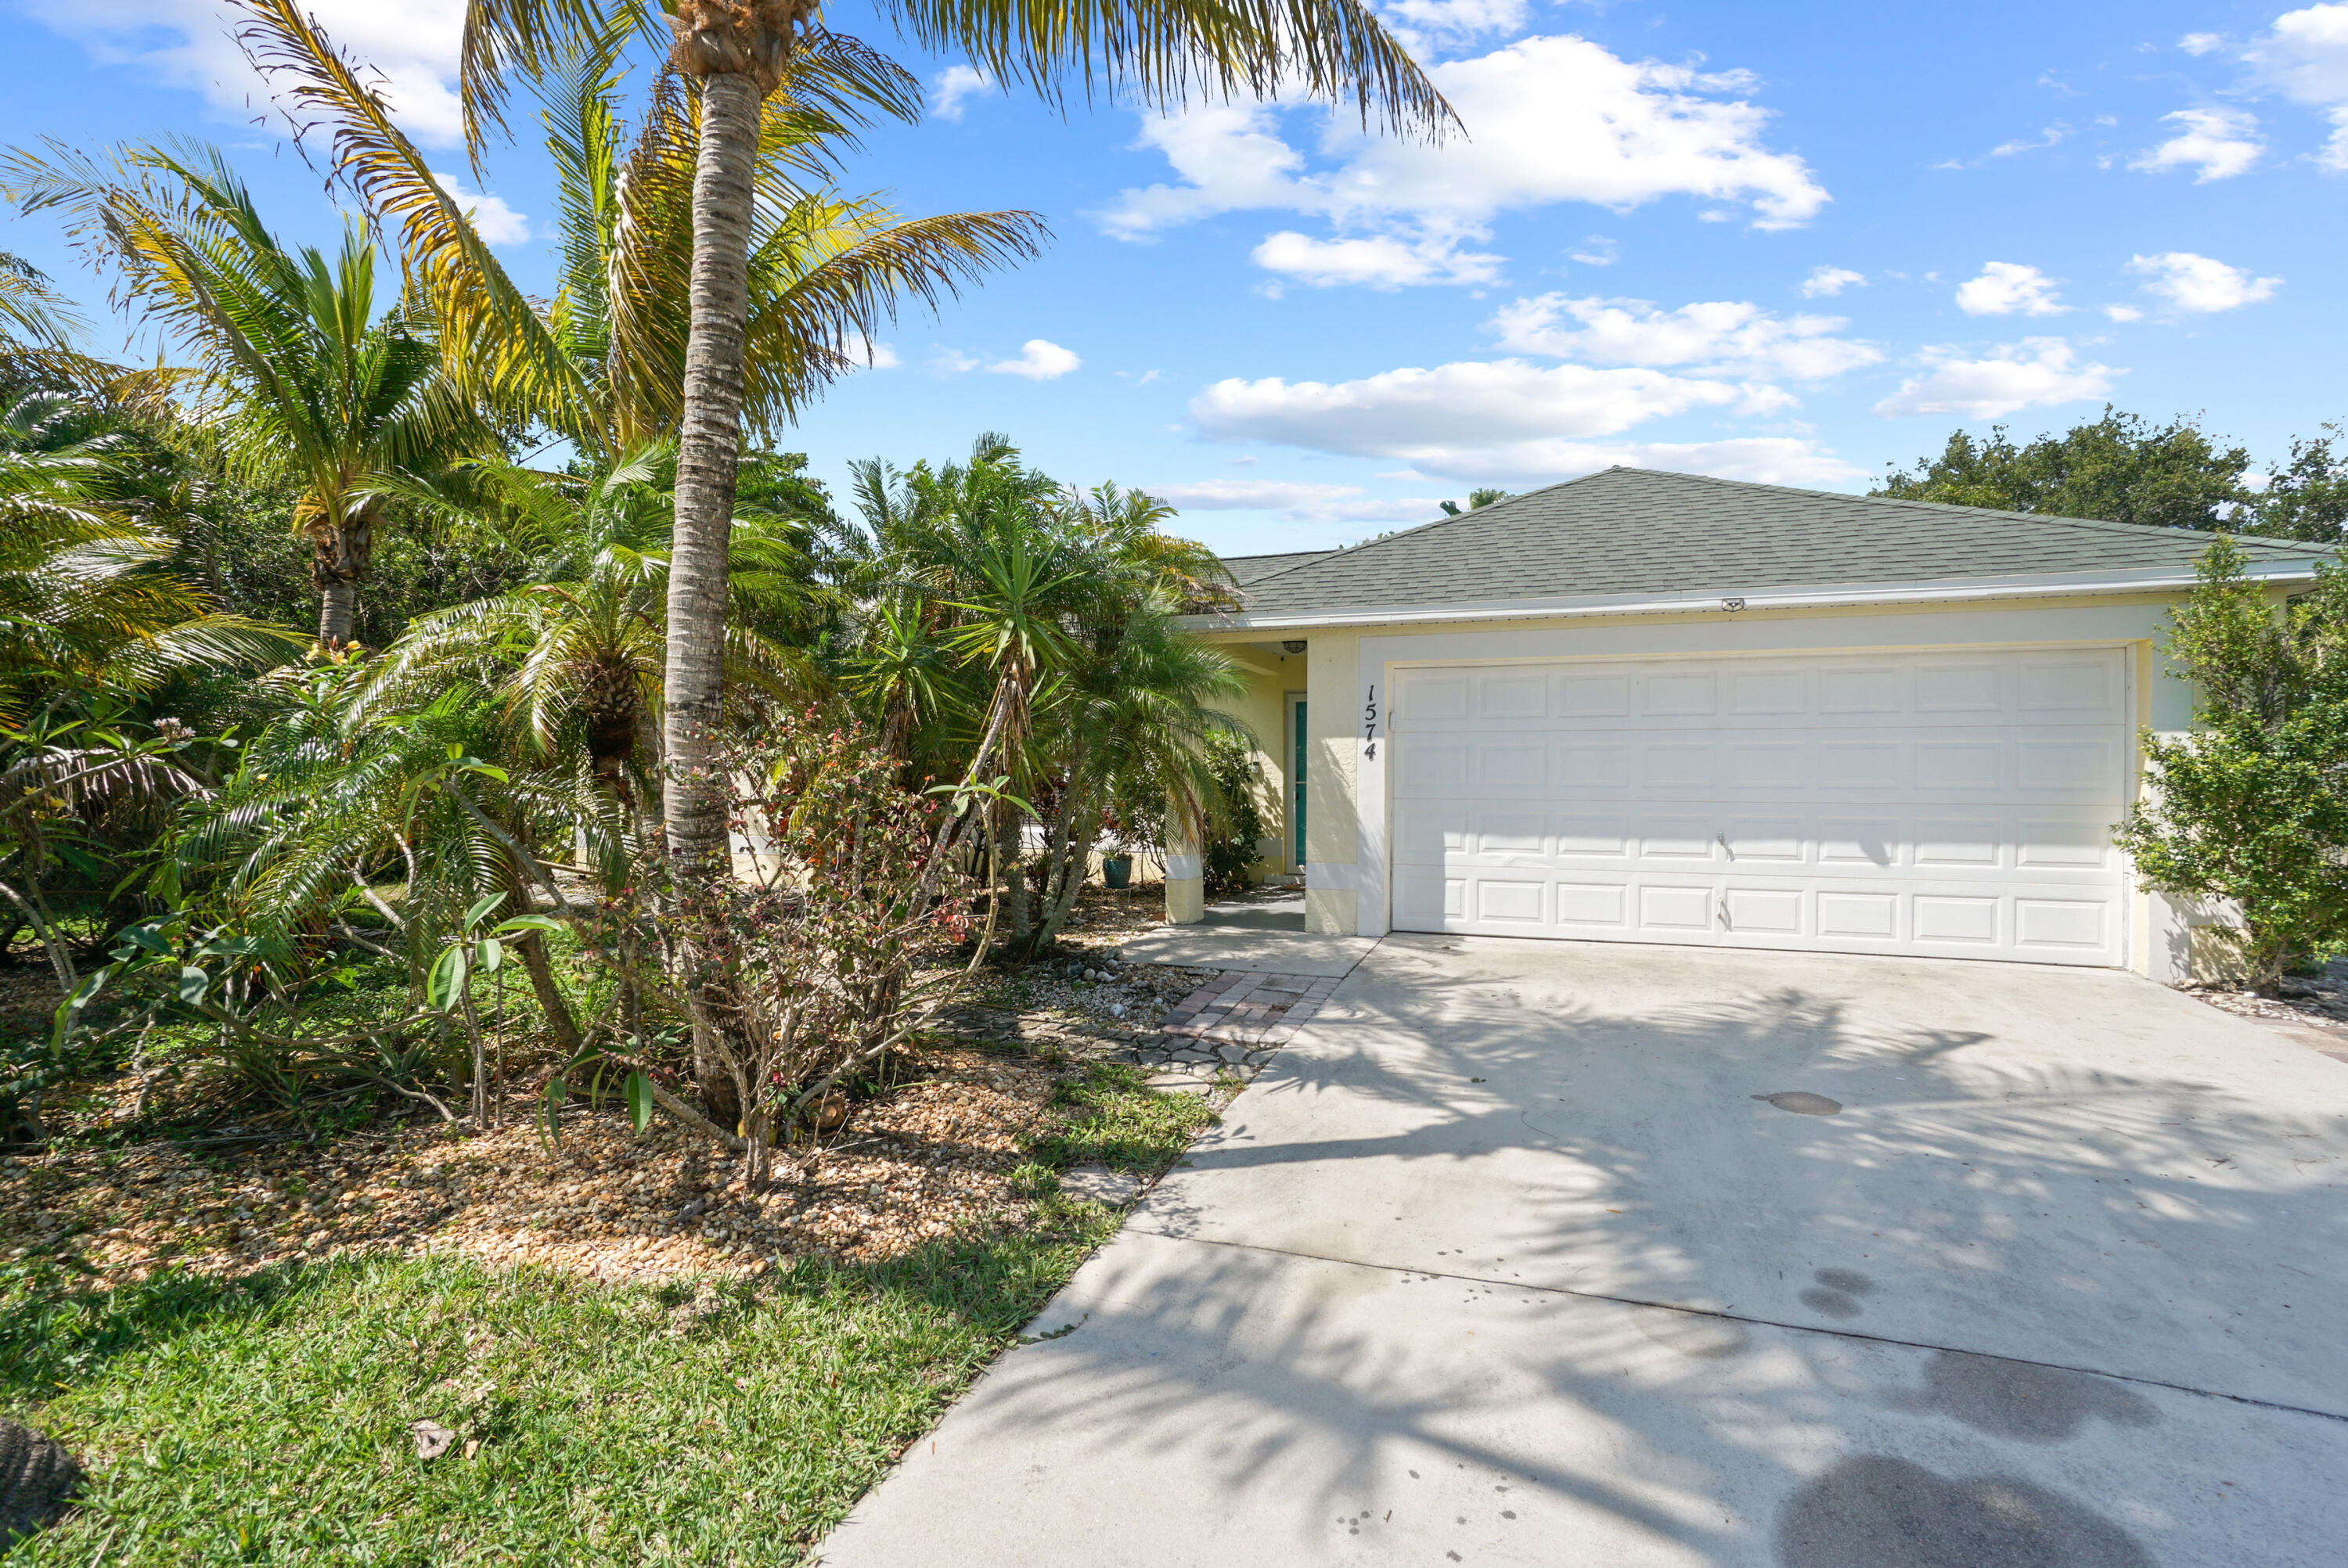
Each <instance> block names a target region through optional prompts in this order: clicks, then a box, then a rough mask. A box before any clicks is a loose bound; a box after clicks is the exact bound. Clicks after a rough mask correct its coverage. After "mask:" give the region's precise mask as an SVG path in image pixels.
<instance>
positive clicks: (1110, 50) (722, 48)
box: [461, 0, 1448, 1034]
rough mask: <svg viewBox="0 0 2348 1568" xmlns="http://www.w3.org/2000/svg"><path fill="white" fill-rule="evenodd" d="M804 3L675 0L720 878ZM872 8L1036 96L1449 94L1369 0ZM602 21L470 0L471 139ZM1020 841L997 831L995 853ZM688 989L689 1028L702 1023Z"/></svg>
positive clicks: (671, 725) (709, 735) (673, 678)
mask: <svg viewBox="0 0 2348 1568" xmlns="http://www.w3.org/2000/svg"><path fill="white" fill-rule="evenodd" d="M815 11H816V6H815V5H814V4H813V0H677V3H676V4H675V6H674V8H673V9H670V10H669V17H668V19H669V25H670V29H671V40H670V51H669V60H670V63H671V66H672V67H673V68H675V70H676V71H677V72H678V73H679V74H680V75H682V76H685V77H688V78H690V79H691V80H692V82H693V83H694V85H695V87H697V88H698V93H699V98H698V103H699V111H700V112H699V127H700V141H699V145H698V147H697V149H695V169H694V186H693V206H692V210H693V246H692V267H691V272H690V283H689V288H688V290H687V300H688V303H689V307H690V317H689V322H688V331H687V336H686V341H685V359H684V371H685V374H684V381H683V401H682V405H681V417H680V421H679V432H680V435H679V446H678V463H677V526H676V536H675V538H676V542H675V550H674V559H673V563H672V568H671V572H670V577H669V595H670V600H669V641H668V671H667V679H666V681H665V682H664V692H665V694H666V701H667V716H666V723H665V726H664V727H665V732H666V752H667V757H668V764H669V767H670V769H671V771H672V774H673V777H672V783H671V786H670V788H669V790H668V792H667V796H666V802H665V816H666V821H667V828H668V842H669V851H670V854H671V855H672V856H674V857H675V862H676V868H677V870H678V872H679V874H680V875H682V876H686V877H689V878H690V877H701V878H715V877H717V876H721V875H722V873H723V868H724V866H725V864H726V812H725V799H724V790H723V788H722V787H721V784H720V782H719V774H718V770H717V768H716V753H715V748H716V744H717V726H718V724H719V723H720V721H721V718H722V710H723V693H722V682H723V668H724V666H723V657H722V641H723V639H722V629H723V625H724V619H725V608H726V593H725V584H724V571H725V566H726V557H727V551H726V529H727V527H728V525H729V524H730V523H731V521H732V518H733V501H734V483H735V463H736V452H737V449H738V445H739V439H740V428H741V412H742V390H743V387H744V384H745V382H746V378H747V362H746V351H747V344H748V343H749V341H750V333H751V328H752V325H753V318H752V317H751V315H750V311H749V284H750V279H751V276H752V272H753V260H754V258H753V251H752V229H753V224H754V222H755V221H756V220H757V213H758V208H759V201H758V189H757V166H758V149H759V146H760V141H761V138H762V134H763V132H762V127H763V123H764V115H763V112H762V108H761V106H762V104H763V103H764V102H765V101H766V100H767V97H769V96H770V95H772V94H774V93H775V91H776V90H777V88H778V87H780V86H782V84H783V83H784V82H785V81H786V80H787V79H788V77H789V76H790V74H791V72H792V70H793V69H794V68H795V67H796V66H797V65H798V62H799V61H801V60H802V59H805V58H808V57H814V56H820V55H822V53H823V52H824V51H826V50H828V49H829V48H831V47H833V44H832V42H831V40H833V38H834V37H835V35H832V34H830V33H829V32H828V31H827V30H825V29H823V28H822V27H820V26H818V25H817V23H816V19H815ZM880 15H881V16H882V17H883V18H884V19H885V20H887V21H888V22H890V23H891V24H892V25H893V26H896V27H897V28H899V29H900V30H901V32H902V33H903V34H904V35H905V36H907V38H908V39H909V41H911V42H913V43H915V44H916V45H918V46H922V47H923V48H924V49H927V50H932V51H937V50H951V51H953V52H954V53H958V54H963V55H965V56H968V57H969V58H970V59H971V61H972V62H973V64H974V65H975V66H977V67H979V68H980V69H981V70H983V71H984V72H986V73H987V74H988V75H989V77H991V78H992V79H994V80H996V81H1003V82H1010V81H1025V82H1027V83H1029V84H1030V85H1032V86H1033V87H1035V88H1036V89H1037V90H1038V91H1039V92H1041V93H1042V94H1043V95H1044V96H1045V97H1047V98H1056V97H1059V96H1060V95H1061V94H1062V93H1063V92H1064V91H1065V89H1066V86H1067V85H1068V84H1069V83H1070V82H1071V81H1074V82H1075V83H1076V84H1077V85H1079V86H1080V87H1082V88H1083V89H1084V90H1086V92H1090V91H1092V90H1094V89H1095V88H1102V89H1106V90H1107V91H1110V92H1112V93H1117V94H1120V95H1124V96H1129V97H1133V98H1135V99H1137V100H1138V101H1141V102H1144V103H1148V104H1154V105H1160V106H1164V105H1171V104H1174V103H1178V102H1180V101H1183V100H1185V99H1187V98H1188V97H1189V96H1190V95H1191V94H1192V93H1193V92H1194V91H1196V92H1200V93H1203V94H1204V95H1206V96H1209V97H1229V96H1231V95H1232V94H1235V93H1241V92H1252V93H1258V94H1262V93H1264V92H1267V91H1269V90H1270V89H1271V88H1272V86H1273V85H1274V84H1275V83H1288V84H1292V85H1294V86H1297V87H1301V88H1302V89H1303V91H1304V92H1306V93H1308V94H1311V95H1315V96H1320V97H1329V98H1333V99H1334V98H1341V97H1342V98H1350V99H1352V100H1353V101H1354V102H1355V103H1356V104H1357V105H1358V107H1359V108H1360V109H1361V112H1362V115H1363V118H1365V120H1366V119H1367V118H1369V116H1370V115H1371V113H1372V112H1373V111H1374V110H1375V111H1379V112H1382V113H1383V114H1384V115H1385V118H1386V119H1387V120H1388V122H1389V123H1392V124H1395V125H1396V126H1422V127H1426V128H1437V127H1439V126H1440V125H1441V124H1442V123H1443V121H1444V119H1445V118H1446V117H1447V114H1448V109H1447V106H1446V105H1445V104H1444V103H1443V100H1442V98H1441V97H1440V96H1439V95H1438V94H1437V92H1436V91H1435V88H1434V87H1433V86H1432V85H1431V84H1429V83H1428V82H1427V80H1426V77H1424V76H1423V75H1422V74H1421V72H1420V71H1419V69H1418V67H1416V65H1415V64H1414V63H1413V62H1412V61H1411V59H1410V57H1409V56H1408V55H1407V54H1406V53H1405V52H1404V51H1403V49H1402V47H1401V46H1399V45H1398V44H1396V43H1395V41H1394V40H1393V38H1392V37H1391V36H1389V35H1388V34H1387V33H1386V31H1385V27H1384V26H1383V25H1382V24H1381V23H1380V22H1379V21H1378V19H1377V17H1376V15H1375V13H1374V12H1372V11H1371V10H1370V9H1369V8H1368V7H1367V6H1365V5H1361V4H1359V3H1358V0H1284V3H1281V4H1272V3H1269V0H1246V3H1243V4H1240V5H1229V4H1223V3H1221V0H1218V3H1216V4H1213V5H1207V4H1195V3H1191V0H1175V3H1173V4H1169V5H1157V4H1151V5H1107V6H1102V7H1098V8H1096V9H1093V10H1089V11H1085V12H1082V13H1070V14H1061V15H1053V16H1051V17H1049V18H1045V17H1043V16H1041V15H1038V14H1035V13H1031V12H1030V11H1029V10H1028V9H1027V8H1026V7H1025V6H1023V5H1014V4H1004V3H1002V0H982V3H980V4H976V5H963V6H950V7H935V6H932V7H927V8H923V7H919V6H905V5H897V4H893V3H891V4H886V5H882V6H881V8H880ZM603 26H605V24H604V21H603V18H602V16H601V15H598V14H596V13H595V12H594V11H592V10H591V9H590V8H589V7H588V6H587V5H584V4H583V3H582V0H471V3H470V4H469V5H468V7H467V10H466V26H465V44H464V63H463V73H462V82H461V87H462V93H463V98H464V105H465V112H466V124H467V131H468V135H469V138H471V139H472V142H473V145H474V147H475V149H476V151H477V156H478V149H479V146H480V144H481V140H482V138H483V137H484V136H485V135H486V134H488V133H489V131H491V130H493V129H494V128H497V127H498V126H499V124H500V123H501V118H500V117H501V109H502V104H503V101H504V96H505V93H506V91H507V84H508V80H509V78H510V77H512V76H515V75H522V76H526V77H533V78H537V77H544V76H545V75H546V74H547V73H548V72H549V71H551V69H553V68H555V67H557V65H558V63H559V62H560V61H562V60H564V59H567V58H569V57H572V54H573V53H574V52H575V51H576V50H577V49H578V48H579V47H580V46H581V40H582V38H586V37H592V36H598V34H599V32H600V30H601V29H602V28H603ZM1038 564H1039V563H1038V562H1037V561H1036V560H1035V559H1034V558H1033V557H1032V556H1028V555H1025V554H1023V553H1021V552H1020V551H1018V550H1016V549H1013V550H1007V551H1005V552H1004V553H1002V554H1000V555H999V556H998V557H997V559H996V560H995V562H994V566H995V567H996V568H997V569H1000V571H1001V572H1003V573H1004V576H1003V577H1002V579H1001V580H1000V581H999V582H998V583H997V589H998V592H999V593H1000V594H1001V596H1002V605H1001V608H1002V610H1004V611H1005V612H1007V613H1003V614H998V615H997V616H996V618H995V624H994V627H993V628H992V629H991V630H981V629H977V628H971V629H966V630H967V632H968V635H967V637H966V639H965V641H963V644H962V648H961V651H963V652H964V653H965V654H966V655H967V654H971V653H976V652H983V651H987V650H988V649H990V648H991V649H992V657H993V658H994V661H995V662H996V665H997V668H998V671H999V673H1000V681H999V683H998V688H997V691H998V697H999V701H998V702H996V703H994V705H993V707H992V710H991V711H992V712H993V713H994V716H995V717H996V718H997V719H999V720H1000V721H1001V722H1002V723H1003V724H1004V726H1005V729H1006V732H1008V733H1010V734H1011V736H1012V737H1013V738H1011V739H1009V740H1007V741H1006V748H1005V749H1006V755H1008V756H1013V757H1015V756H1016V755H1017V754H1018V750H1019V748H1018V746H1017V744H1016V731H1017V729H1018V727H1019V726H1020V725H1021V723H1023V720H1024V710H1025V706H1026V704H1027V703H1028V702H1030V701H1031V700H1032V696H1033V692H1032V690H1031V689H1030V688H1029V687H1028V686H1027V685H1026V680H1027V673H1028V671H1030V668H1031V665H1032V662H1033V660H1034V657H1035V653H1036V652H1038V651H1040V649H1041V646H1042V643H1043V641H1045V638H1046V637H1047V636H1048V633H1047V631H1046V630H1045V620H1043V619H1041V618H1039V617H1038V616H1037V615H1035V608H1036V606H1035V602H1034V601H1035V600H1037V599H1038V598H1039V597H1041V596H1042V595H1043V594H1045V592H1047V591H1048V590H1050V589H1053V588H1054V587H1055V586H1056V583H1055V579H1052V578H1051V577H1049V576H1048V575H1047V574H1045V573H1043V572H1040V571H1038V569H1037V568H1038ZM1016 844H1017V838H1016V835H1015V834H1014V835H1013V836H1012V839H1011V842H1010V843H1009V844H1008V845H1005V844H1004V843H1003V842H1002V841H1001V840H1000V839H999V838H998V840H997V843H996V851H997V859H998V861H1002V860H1003V859H1004V858H1005V856H1004V850H1005V849H1008V850H1010V851H1011V854H1010V856H1008V858H1009V860H1010V863H1011V864H1012V865H1014V866H1015V865H1016ZM710 1027H712V1026H711V1024H710V1021H709V1020H708V1018H707V1017H706V1016H705V1009H701V1008H700V1007H699V1006H698V1004H696V1009H695V1030H696V1033H697V1034H700V1033H705V1032H706V1030H708V1029H709V1028H710Z"/></svg>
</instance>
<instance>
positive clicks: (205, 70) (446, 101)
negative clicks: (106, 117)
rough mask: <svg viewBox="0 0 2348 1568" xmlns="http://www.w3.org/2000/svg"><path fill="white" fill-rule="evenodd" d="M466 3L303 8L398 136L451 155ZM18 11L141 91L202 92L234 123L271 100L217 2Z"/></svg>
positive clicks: (413, 0)
mask: <svg viewBox="0 0 2348 1568" xmlns="http://www.w3.org/2000/svg"><path fill="white" fill-rule="evenodd" d="M465 3H466V0H405V3H403V4H401V5H386V4H384V3H383V0H310V3H309V4H306V5H304V7H303V9H304V12H305V13H306V14H308V15H312V16H314V18H315V19H316V20H317V22H318V24H319V25H320V26H323V27H324V28H325V30H326V32H327V34H328V36H331V37H332V38H333V39H334V41H335V44H336V45H338V46H341V47H343V48H345V49H347V50H349V51H350V52H351V53H352V54H354V55H355V56H357V57H358V58H360V59H362V60H364V61H366V63H367V66H368V67H369V73H370V74H369V78H368V79H369V82H370V85H373V86H376V87H379V88H380V89H381V91H382V92H383V95H384V97H385V98H386V101H388V102H389V103H390V105H391V107H392V110H393V112H394V113H395V114H396V115H397V117H398V118H399V123H400V126H401V128H404V129H405V130H407V133H408V134H409V135H410V136H413V137H415V138H417V139H418V140H421V141H424V142H426V143H428V144H431V145H435V146H449V145H453V144H455V143H456V142H458V141H459V140H460V139H462V137H463V124H462V119H461V117H460V115H459V112H458V103H457V87H456V84H457V64H458V46H459V44H460V41H461V39H462V37H463V36H464V28H465ZM24 9H25V10H26V11H28V12H29V13H30V14H31V15H33V16H34V17H35V18H36V19H37V20H39V21H40V22H42V23H44V24H46V26H48V27H49V28H50V29H51V30H52V31H54V32H57V33H59V34H62V35H63V36H66V37H68V38H71V39H74V40H75V41H76V42H77V43H79V44H80V45H82V46H83V47H85V48H87V49H88V51H89V53H90V55H91V56H92V57H93V58H95V59H97V60H98V61H100V62H102V63H104V64H107V65H120V66H129V67H134V69H135V71H136V73H137V74H138V77H139V85H140V86H141V87H145V86H148V85H150V84H154V83H160V84H162V85H164V86H167V87H184V88H186V89H188V90H189V91H191V92H197V93H201V94H202V95H203V96H204V98H205V100H206V101H207V102H208V103H210V104H211V107H212V108H214V109H215V110H217V111H219V112H220V113H221V114H222V115H223V116H227V117H232V118H236V119H239V120H243V119H249V118H251V117H252V114H253V113H254V111H255V109H256V108H258V107H260V106H263V105H265V104H267V103H268V102H269V101H270V100H269V90H268V88H267V87H265V86H264V85H263V83H262V81H261V79H260V78H259V77H257V76H255V75H254V74H253V70H252V67H251V65H249V64H248V63H247V62H246V60H245V58H244V56H243V53H242V51H241V50H239V49H238V47H237V46H236V41H235V39H234V38H233V37H232V36H231V33H232V29H233V28H234V27H235V26H238V25H239V24H240V23H241V22H242V19H243V18H242V17H241V16H240V15H237V14H236V13H234V12H232V10H231V9H230V8H229V7H228V6H227V5H223V4H221V3H220V0H26V4H25V5H24ZM376 72H380V73H381V80H380V81H376V78H375V76H374V73H376Z"/></svg>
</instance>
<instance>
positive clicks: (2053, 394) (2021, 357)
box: [1875, 337, 2121, 419]
mask: <svg viewBox="0 0 2348 1568" xmlns="http://www.w3.org/2000/svg"><path fill="white" fill-rule="evenodd" d="M1922 357H1923V360H1924V364H1925V365H1926V367H1927V374H1924V375H1921V376H1917V377H1913V378H1911V379H1910V380H1909V381H1907V382H1904V383H1902V384H1901V385H1900V390H1899V391H1898V392H1895V393H1893V394H1892V395H1890V397H1887V398H1885V399H1884V400H1883V401H1882V402H1880V403H1879V404H1877V405H1875V412H1876V413H1878V414H1879V415H1884V416H1885V417H1886V418H1897V417H1900V416H1901V415H1911V414H1939V415H1950V414H1953V415H1958V416H1959V417H1961V418H1964V419H1995V418H1998V417H1999V416H2000V415H2007V414H2012V413H2013V412H2014V411H2015V410H2016V409H2021V408H2044V407H2048V406H2050V405H2055V404H2058V403H2076V402H2078V401H2080V400H2081V399H2083V398H2095V397H2104V396H2107V395H2109V394H2110V392H2111V390H2112V377H2113V376H2115V375H2117V374H2121V373H2120V372H2118V371H2116V370H2114V369H2113V368H2112V367H2111V366H2109V365H2107V364H2078V363H2076V361H2075V358H2074V356H2073V353H2072V349H2071V345H2070V344H2069V343H2065V342H2064V341H2063V340H2062V339H2061V338H2058V337H2034V338H2024V339H2023V340H2022V341H2021V342H2020V343H2006V344H2004V345H2003V346H2001V347H2000V348H1998V349H1997V350H1996V351H1995V352H1994V353H1993V354H1991V355H1990V357H1989V358H1987V359H1966V358H1964V357H1962V351H1961V350H1958V349H1955V348H1937V349H1927V350H1925V351H1924V354H1923V356H1922Z"/></svg>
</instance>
